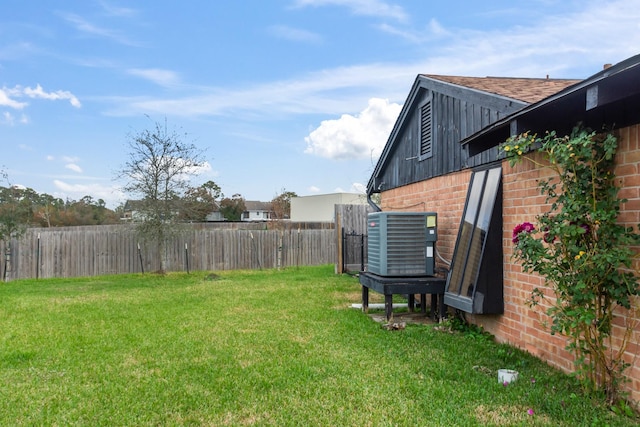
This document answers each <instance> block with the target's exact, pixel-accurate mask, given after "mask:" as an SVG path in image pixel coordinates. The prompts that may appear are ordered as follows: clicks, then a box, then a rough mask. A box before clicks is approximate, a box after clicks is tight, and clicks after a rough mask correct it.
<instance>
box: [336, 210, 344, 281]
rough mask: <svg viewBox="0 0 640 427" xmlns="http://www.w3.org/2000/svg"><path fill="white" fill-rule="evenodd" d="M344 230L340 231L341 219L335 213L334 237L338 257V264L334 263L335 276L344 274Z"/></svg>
mask: <svg viewBox="0 0 640 427" xmlns="http://www.w3.org/2000/svg"><path fill="white" fill-rule="evenodd" d="M343 234H344V230H343V229H342V224H341V218H340V214H339V213H338V212H336V236H337V239H338V245H337V246H338V247H337V251H336V252H337V255H338V262H337V263H336V273H337V274H342V273H344V258H343V255H344V254H343V252H342V251H343V246H344V242H343V239H344V236H343Z"/></svg>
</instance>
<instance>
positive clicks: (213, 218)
mask: <svg viewBox="0 0 640 427" xmlns="http://www.w3.org/2000/svg"><path fill="white" fill-rule="evenodd" d="M218 209H219V208H218V206H217V203H216V207H215V210H214V211H211V212H210V213H208V214H207V216H206V217H205V219H204V220H205V221H207V222H219V221H225V219H224V215H222V212H220V211H219V210H218Z"/></svg>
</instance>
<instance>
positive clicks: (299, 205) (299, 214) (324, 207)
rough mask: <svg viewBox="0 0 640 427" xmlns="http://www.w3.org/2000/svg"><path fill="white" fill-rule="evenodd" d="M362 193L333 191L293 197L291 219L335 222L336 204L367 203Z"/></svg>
mask: <svg viewBox="0 0 640 427" xmlns="http://www.w3.org/2000/svg"><path fill="white" fill-rule="evenodd" d="M366 204H367V196H366V195H365V194H362V193H331V194H319V195H317V196H302V197H292V198H291V221H300V222H333V221H334V220H335V205H366Z"/></svg>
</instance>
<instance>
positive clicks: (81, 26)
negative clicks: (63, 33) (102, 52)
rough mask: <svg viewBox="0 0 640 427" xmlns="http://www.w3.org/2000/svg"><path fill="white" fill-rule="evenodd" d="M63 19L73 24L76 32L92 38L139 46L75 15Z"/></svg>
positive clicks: (116, 32) (119, 34) (114, 32)
mask: <svg viewBox="0 0 640 427" xmlns="http://www.w3.org/2000/svg"><path fill="white" fill-rule="evenodd" d="M61 16H62V18H64V19H65V20H66V21H67V22H69V23H71V24H73V25H74V26H75V28H76V30H78V31H80V32H82V33H85V34H89V35H92V36H97V37H102V38H105V39H109V40H112V41H115V42H116V43H120V44H124V45H127V46H137V45H138V44H137V43H135V42H133V41H131V40H129V39H128V38H127V37H125V36H124V35H123V34H121V33H120V32H118V31H115V30H110V29H108V28H103V27H99V26H97V25H95V24H92V23H91V22H89V21H87V20H86V19H84V18H82V17H81V16H78V15H76V14H73V13H66V14H61Z"/></svg>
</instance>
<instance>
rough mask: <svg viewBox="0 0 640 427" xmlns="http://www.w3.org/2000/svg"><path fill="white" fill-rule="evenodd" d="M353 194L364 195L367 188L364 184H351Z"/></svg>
mask: <svg viewBox="0 0 640 427" xmlns="http://www.w3.org/2000/svg"><path fill="white" fill-rule="evenodd" d="M350 192H351V193H362V194H365V193H366V192H367V186H366V185H364V184H361V183H359V182H354V183H353V184H351V191H350Z"/></svg>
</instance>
